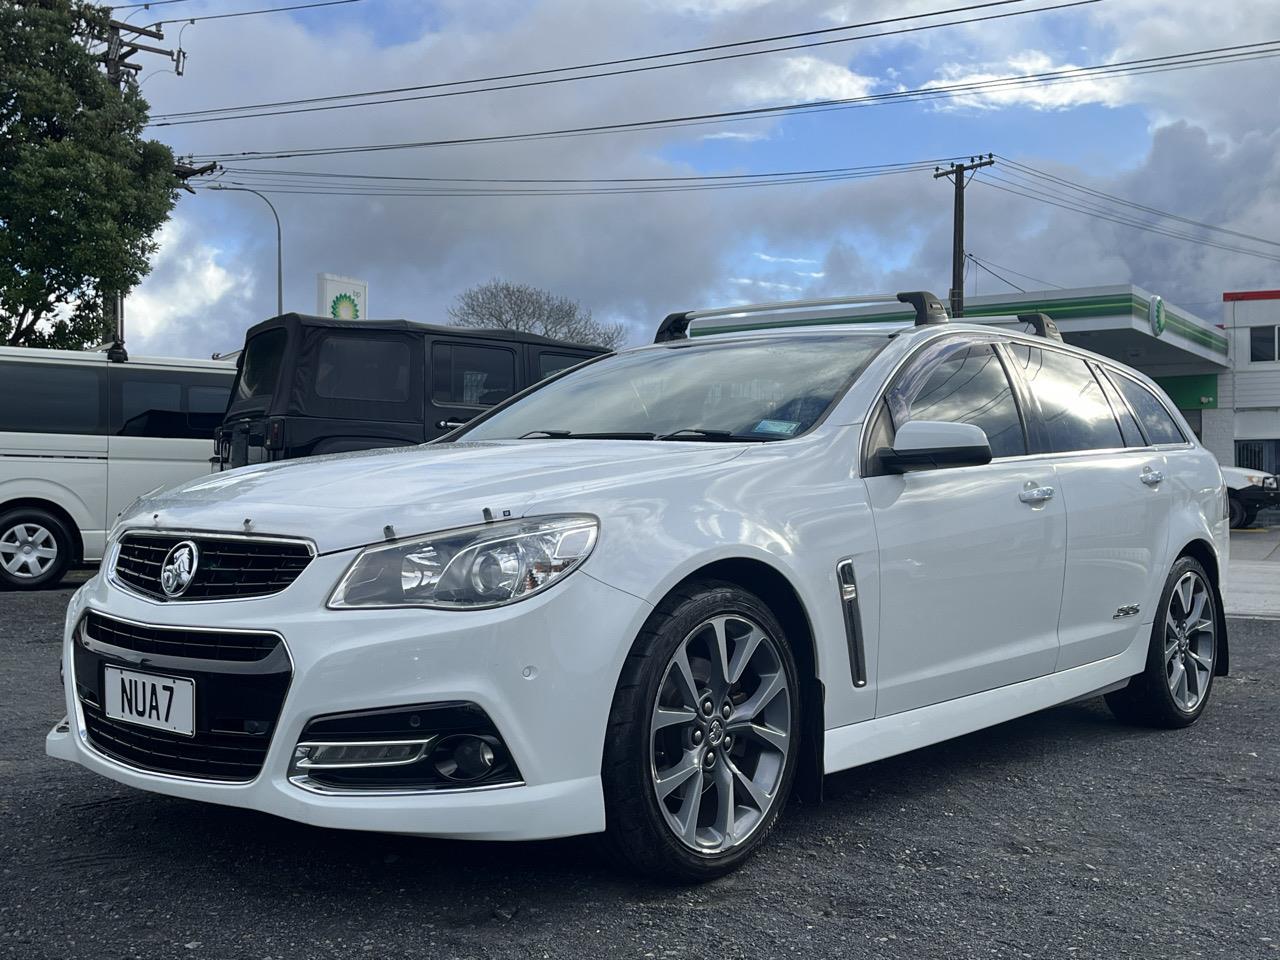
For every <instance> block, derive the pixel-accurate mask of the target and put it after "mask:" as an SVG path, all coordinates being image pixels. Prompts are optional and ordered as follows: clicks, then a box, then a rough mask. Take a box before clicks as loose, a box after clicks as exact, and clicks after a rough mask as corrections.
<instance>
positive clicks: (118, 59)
mask: <svg viewBox="0 0 1280 960" xmlns="http://www.w3.org/2000/svg"><path fill="white" fill-rule="evenodd" d="M140 37H145V38H146V39H148V40H163V39H164V31H163V30H161V29H160V27H159V26H158V25H157V26H154V27H138V26H132V25H131V24H128V23H125V22H123V21H121V20H115V19H111V20H108V21H107V35H106V37H105V38H102V39H104V40H105V42H106V44H107V46H106V49H104V50H103V51H102V53H101V54H100V55H99V56H98V59H99V60H100V61H102V64H103V66H104V67H105V68H106V71H107V79H108V80H110V81H111V85H112V86H114V87H116V88H118V89H120V90H123V89H124V87H125V83H126V82H127V80H128V78H129V77H130V76H132V78H133V79H134V80H135V81H136V80H137V77H138V71H139V70H141V69H142V64H140V63H134V62H133V61H132V60H130V59H129V58H130V57H132V56H133V55H134V54H136V53H154V54H158V55H160V56H163V57H167V58H168V59H169V60H171V61H172V62H173V65H174V73H176V74H177V75H178V76H182V70H183V67H184V66H185V65H186V60H187V55H186V52H185V51H183V50H182V49H181V48H179V49H178V50H166V49H164V48H163V47H155V46H151V45H150V44H146V43H142V42H141V41H140V40H139V38H140ZM213 166H214V165H212V164H211V165H209V167H208V169H204V168H195V167H192V166H191V165H190V164H175V165H174V169H173V174H174V176H175V177H177V178H178V180H179V181H181V183H182V186H183V188H184V189H186V190H191V187H190V186H189V185H188V184H187V182H186V181H187V180H188V178H190V177H193V176H199V175H200V174H202V173H207V172H209V170H212V169H213ZM191 192H192V193H194V192H195V191H194V190H191ZM124 295H125V291H123V290H114V291H112V290H104V291H103V292H102V301H103V303H102V308H103V309H102V313H103V327H104V329H103V333H104V335H105V336H106V337H107V338H108V339H110V340H111V348H110V349H109V350H108V351H107V357H108V359H110V360H112V361H113V362H116V363H121V362H124V361H126V360H128V359H129V355H128V354H127V353H126V352H125V349H124Z"/></svg>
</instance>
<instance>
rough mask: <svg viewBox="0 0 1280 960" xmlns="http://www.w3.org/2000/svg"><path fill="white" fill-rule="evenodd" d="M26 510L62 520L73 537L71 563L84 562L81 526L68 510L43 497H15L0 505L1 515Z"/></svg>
mask: <svg viewBox="0 0 1280 960" xmlns="http://www.w3.org/2000/svg"><path fill="white" fill-rule="evenodd" d="M24 508H25V509H28V510H43V511H44V512H45V513H48V514H52V515H53V516H55V517H57V518H58V519H59V520H61V521H62V523H63V524H64V525H65V526H66V528H67V533H68V534H70V535H71V548H72V557H71V562H72V563H82V562H84V538H83V537H82V536H81V535H80V525H79V524H78V523H76V521H75V518H74V517H72V516H71V514H70V513H68V512H67V510H66V508H64V507H62V506H60V505H59V504H57V503H54V502H53V501H52V500H45V499H42V498H41V497H15V498H13V499H12V500H6V501H4V502H3V503H0V513H8V512H9V511H10V510H15V509H16V510H20V509H24Z"/></svg>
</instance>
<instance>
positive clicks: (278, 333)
mask: <svg viewBox="0 0 1280 960" xmlns="http://www.w3.org/2000/svg"><path fill="white" fill-rule="evenodd" d="M287 339H288V334H286V333H285V331H284V330H268V331H266V332H265V333H260V334H258V335H257V336H256V337H254V338H253V339H251V340H250V341H249V343H248V344H247V345H246V346H245V348H244V359H243V361H242V362H241V364H240V377H239V380H238V381H237V384H236V400H237V401H241V400H253V399H257V398H262V397H270V396H271V395H272V394H274V393H275V392H276V381H277V380H279V379H280V362H281V360H283V358H284V347H285V341H286V340H287Z"/></svg>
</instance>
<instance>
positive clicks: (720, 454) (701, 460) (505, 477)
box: [121, 439, 746, 553]
mask: <svg viewBox="0 0 1280 960" xmlns="http://www.w3.org/2000/svg"><path fill="white" fill-rule="evenodd" d="M745 450H746V447H745V446H743V445H739V444H707V443H696V442H695V443H685V442H659V441H627V440H550V439H547V440H523V441H521V440H510V441H488V442H482V443H440V444H428V445H425V446H421V447H397V448H392V449H387V450H372V451H361V452H357V453H344V454H335V455H332V456H327V457H313V458H308V459H303V460H290V461H283V462H278V463H270V464H259V465H256V466H249V467H241V468H240V469H238V470H230V471H227V472H224V473H217V474H212V475H211V476H207V477H200V478H198V479H196V480H191V481H189V482H187V483H184V484H182V485H180V486H177V487H173V488H170V489H168V490H164V491H160V492H157V493H153V494H149V495H147V496H145V497H143V498H141V499H140V500H138V502H137V503H135V504H134V505H133V506H132V507H130V508H129V510H127V511H126V512H125V514H124V515H123V516H122V517H121V529H137V528H142V529H156V528H161V529H171V530H172V529H182V530H193V531H221V532H235V533H241V532H245V531H246V530H248V531H249V532H252V533H259V534H268V535H277V536H295V537H296V536H304V537H309V538H310V539H312V540H314V541H315V543H316V546H317V548H318V549H319V551H320V552H321V553H327V552H332V551H335V550H343V549H347V548H350V547H355V546H363V545H365V544H368V543H373V542H375V541H378V540H382V539H385V538H386V536H387V534H386V531H385V527H387V526H388V525H389V526H391V527H392V530H393V535H394V536H395V537H397V538H400V537H407V536H414V535H417V534H422V533H431V532H433V531H436V530H447V529H450V528H453V527H460V526H468V525H470V524H474V523H480V522H482V521H483V519H484V510H485V509H488V510H490V511H491V512H492V515H493V517H495V518H497V519H502V518H503V517H506V516H510V517H519V516H523V515H524V514H525V513H526V511H527V509H528V508H529V507H530V505H531V504H533V502H534V501H535V500H541V501H555V502H556V503H557V504H564V503H566V502H568V503H570V504H571V503H572V501H573V499H574V494H575V493H576V492H582V493H587V492H592V493H594V492H598V491H599V490H600V489H601V488H602V487H604V488H607V487H608V486H610V485H612V484H614V483H626V484H633V483H635V482H637V481H638V480H639V481H643V480H644V479H645V478H646V477H652V478H654V479H658V478H661V477H666V476H671V475H680V476H686V475H688V474H689V473H690V472H691V471H696V470H697V469H698V468H700V467H710V466H714V465H716V464H720V463H724V462H725V461H728V460H732V459H733V458H735V457H737V456H740V455H741V454H742V453H743V452H744V451H745ZM567 509H572V507H568V508H567Z"/></svg>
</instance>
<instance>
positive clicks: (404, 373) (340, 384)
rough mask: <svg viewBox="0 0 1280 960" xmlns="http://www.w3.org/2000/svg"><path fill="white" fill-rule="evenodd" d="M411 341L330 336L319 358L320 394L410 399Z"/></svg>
mask: <svg viewBox="0 0 1280 960" xmlns="http://www.w3.org/2000/svg"><path fill="white" fill-rule="evenodd" d="M409 373H410V371H409V344H407V343H405V342H404V341H403V340H380V339H374V338H372V337H350V336H330V337H325V338H324V342H323V343H321V344H320V355H319V357H318V358H317V360H316V395H317V396H321V397H326V398H328V399H330V400H380V401H384V402H387V403H403V402H404V401H406V400H408V399H409Z"/></svg>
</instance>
